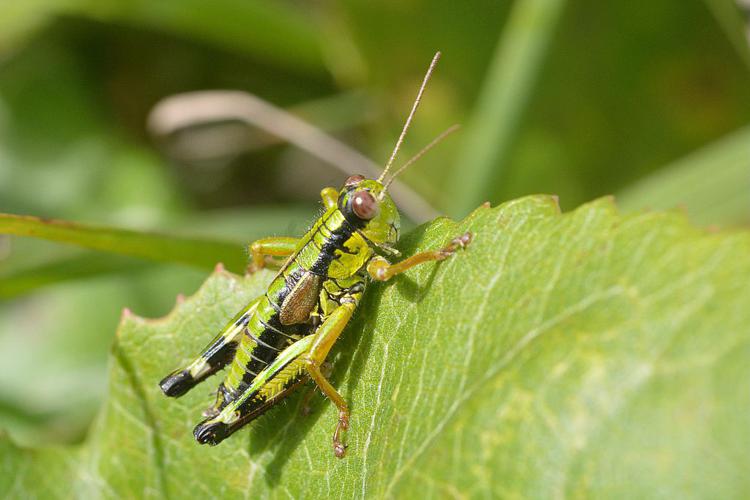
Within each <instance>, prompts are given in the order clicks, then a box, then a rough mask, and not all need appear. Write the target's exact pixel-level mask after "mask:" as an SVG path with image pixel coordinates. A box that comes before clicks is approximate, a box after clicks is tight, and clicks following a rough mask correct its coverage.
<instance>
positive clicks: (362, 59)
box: [0, 0, 750, 444]
mask: <svg viewBox="0 0 750 500" xmlns="http://www.w3.org/2000/svg"><path fill="white" fill-rule="evenodd" d="M11 3H13V5H10V4H11ZM745 30H746V27H745V26H744V23H743V16H742V14H741V12H740V10H739V9H738V7H737V6H736V5H735V4H734V3H733V2H732V1H729V0H726V1H724V0H705V1H701V0H663V1H661V2H638V3H636V2H596V1H592V0H588V1H586V0H574V1H568V2H565V1H563V0H518V1H515V2H510V1H487V0H474V1H465V2H452V1H445V0H439V1H432V2H427V1H417V0H413V1H406V2H404V1H399V2H365V1H355V0H338V1H336V0H332V1H329V2H314V3H308V2H297V1H286V2H261V1H249V0H216V1H214V2H200V1H197V0H179V1H178V0H164V1H161V2H145V1H141V0H131V1H124V0H98V1H96V2H93V1H91V0H34V1H29V2H3V3H2V4H0V212H7V213H14V214H30V215H38V216H42V217H53V218H58V219H67V220H74V221H80V222H87V223H99V224H106V225H111V226H118V227H127V228H133V229H138V230H158V231H161V232H168V233H174V234H182V235H190V236H202V237H206V238H219V239H222V240H227V241H233V242H236V243H237V245H238V246H239V245H242V244H245V243H247V242H249V241H251V240H252V239H254V238H257V237H260V236H265V235H286V234H291V235H294V234H300V233H301V232H302V231H303V230H304V228H305V226H306V225H307V224H308V223H309V222H310V221H311V220H313V219H314V217H315V216H316V214H317V210H318V207H317V205H316V203H317V199H318V191H319V189H320V188H322V187H323V186H326V185H331V184H332V185H339V184H340V183H341V182H342V180H343V179H344V177H345V174H344V173H342V172H341V171H340V170H337V169H336V168H333V167H331V166H329V165H327V164H325V163H324V162H322V161H320V160H319V159H316V158H315V157H313V156H311V155H309V154H307V153H303V152H301V151H300V150H299V149H296V148H294V147H291V146H289V145H288V144H286V143H284V142H283V141H279V140H274V139H273V138H272V137H271V136H269V135H268V134H267V133H265V132H263V131H261V130H259V129H258V128H252V127H246V126H238V125H237V124H236V123H235V124H232V123H231V120H229V121H228V122H229V123H227V122H222V123H209V124H196V125H195V126H193V127H190V128H188V129H185V130H181V131H179V132H177V133H175V134H171V135H169V136H162V137H154V134H153V133H150V132H149V128H148V127H147V119H148V116H149V113H150V111H151V110H152V108H153V107H154V105H155V104H156V103H157V102H159V101H160V100H161V99H163V98H165V97H168V96H171V95H174V94H177V93H181V92H187V91H193V90H206V89H236V90H243V91H247V92H250V93H252V94H254V95H256V96H258V97H260V98H262V99H264V100H265V101H267V102H269V103H271V104H274V105H276V106H278V107H281V108H285V109H287V110H288V111H290V112H292V113H294V114H296V115H297V116H300V117H302V118H304V119H305V120H307V121H308V122H309V123H311V124H314V125H316V126H317V127H320V128H322V129H324V130H326V131H328V132H330V133H331V134H333V135H334V136H336V137H337V138H338V139H340V140H341V141H342V142H343V143H346V144H349V145H351V146H353V147H354V148H356V149H358V150H360V151H362V152H364V153H365V154H366V155H367V156H369V157H370V158H372V159H373V160H374V161H375V162H376V163H378V164H382V163H384V161H385V159H386V158H387V157H388V155H389V153H390V150H391V148H392V147H393V144H394V143H395V140H396V138H397V136H398V134H399V132H400V128H401V125H402V122H403V120H404V118H405V115H406V114H407V112H408V110H409V108H410V106H411V101H412V99H413V97H414V95H415V93H416V90H417V87H418V85H419V82H420V81H421V79H422V76H423V73H424V70H425V69H426V67H427V64H428V63H429V60H430V58H431V57H432V55H433V53H434V52H435V51H436V50H441V51H442V52H443V59H442V61H441V62H440V64H439V65H438V69H437V72H436V74H435V75H434V77H433V80H432V82H431V83H430V85H429V88H428V90H427V92H426V94H425V99H424V101H423V105H422V108H421V109H420V112H419V114H418V116H417V118H416V120H415V123H414V126H413V128H412V130H411V131H410V133H409V135H408V136H407V140H406V143H405V145H404V148H403V151H402V153H401V155H400V158H401V159H402V161H403V160H405V159H406V158H408V157H409V156H410V155H411V154H414V153H416V152H417V151H418V150H419V149H420V148H421V147H422V146H423V145H424V144H426V143H427V142H429V141H430V140H431V139H432V138H433V137H434V136H435V135H437V134H438V133H440V132H441V131H442V130H444V129H445V128H447V127H448V126H450V125H451V124H453V123H461V124H463V125H464V127H463V128H462V130H461V131H460V132H459V133H458V134H455V135H454V136H453V137H451V138H450V139H447V140H446V141H445V142H444V143H443V144H441V145H440V146H439V149H438V151H435V152H432V153H431V154H430V155H429V156H427V157H426V158H425V159H424V160H422V161H421V162H420V163H418V164H417V165H415V166H414V168H412V169H410V170H409V171H407V172H406V173H405V174H404V176H403V180H404V182H405V183H406V184H408V185H409V186H411V187H412V188H413V189H414V190H415V191H417V192H418V193H419V194H420V195H421V196H422V197H423V198H424V199H425V200H426V201H427V202H428V203H429V204H430V205H432V206H433V207H434V208H435V210H436V211H437V212H439V213H445V214H447V215H450V216H453V217H463V216H464V215H466V214H467V213H468V212H469V211H470V210H471V208H472V207H475V206H477V205H478V204H480V203H481V202H483V201H486V200H490V201H491V202H492V203H493V204H495V203H498V202H502V201H504V200H508V199H511V198H514V197H517V196H521V195H525V194H530V193H540V192H543V193H554V194H558V195H559V196H560V202H561V205H562V207H563V209H570V208H573V207H575V206H576V205H578V204H580V203H582V202H584V201H588V200H590V199H592V198H595V197H599V196H602V195H607V194H613V193H614V194H616V195H617V199H618V202H619V203H620V205H621V207H623V209H626V210H637V209H644V208H645V209H648V208H669V207H675V206H682V207H685V209H686V210H687V211H688V214H689V216H690V217H691V219H692V220H693V221H694V222H695V223H696V224H698V225H700V226H719V227H738V226H740V227H741V226H746V225H747V223H748V222H749V221H750V146H749V145H750V142H749V141H750V55H749V54H750V53H749V52H748V46H747V40H746V35H745ZM204 144H205V145H206V147H205V148H204V147H203V146H202V145H204ZM217 144H218V145H219V146H217ZM222 145H223V146H225V147H224V149H222ZM415 218H418V217H415ZM418 222H423V221H422V220H415V221H412V223H418ZM206 274H207V272H206V270H205V269H201V268H197V267H190V266H185V265H180V264H176V263H163V262H160V263H155V262H149V261H147V260H139V259H136V258H133V257H127V256H122V255H115V254H109V253H96V252H94V251H92V250H84V249H80V248H76V247H75V246H64V245H60V244H57V243H52V242H47V241H41V240H32V239H25V238H18V237H8V236H5V237H4V236H0V300H2V303H0V366H2V369H0V427H3V428H7V429H9V430H10V431H11V434H12V435H13V436H14V438H15V439H16V440H18V441H19V442H21V443H25V444H39V443H50V442H77V441H80V440H81V439H82V438H83V437H84V435H85V431H86V427H87V425H88V423H89V422H90V420H91V418H92V417H93V415H94V413H95V411H96V408H97V406H98V402H99V401H100V400H101V398H102V397H103V391H104V386H105V380H104V376H105V364H106V359H107V351H108V348H109V345H110V343H111V341H112V337H113V334H114V331H115V328H116V325H117V322H118V319H119V315H120V314H121V311H122V309H123V308H124V307H128V308H131V309H132V310H133V311H134V312H136V313H137V314H140V315H144V316H160V315H163V314H165V313H166V312H168V311H169V310H170V309H171V307H172V305H173V303H174V301H175V297H176V295H177V294H179V293H184V294H190V293H192V292H193V291H194V290H195V289H196V287H197V286H198V285H199V283H201V282H202V280H203V279H204V278H205V277H206ZM212 334H213V332H206V335H207V338H208V337H209V336H211V335H212ZM169 368H170V367H165V370H167V369H169Z"/></svg>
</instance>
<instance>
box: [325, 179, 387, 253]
mask: <svg viewBox="0 0 750 500" xmlns="http://www.w3.org/2000/svg"><path fill="white" fill-rule="evenodd" d="M338 205H339V210H341V213H343V214H344V217H346V220H347V221H349V222H350V223H351V224H353V225H354V226H355V227H357V228H358V229H359V230H360V232H361V233H362V234H364V236H365V237H366V238H367V239H369V240H370V241H371V242H373V243H375V244H376V245H385V246H393V245H395V244H396V242H397V241H398V235H399V228H400V226H401V221H400V218H399V215H398V209H397V208H396V204H395V203H393V200H392V199H391V197H390V196H389V195H388V193H387V191H386V188H385V186H383V184H381V183H380V182H379V181H376V180H372V179H366V178H365V177H364V176H361V175H352V176H350V177H349V178H348V179H346V182H344V186H343V187H342V188H341V191H339V201H338Z"/></svg>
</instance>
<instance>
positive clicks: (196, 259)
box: [0, 214, 247, 272]
mask: <svg viewBox="0 0 750 500" xmlns="http://www.w3.org/2000/svg"><path fill="white" fill-rule="evenodd" d="M0 234H12V235H15V236H28V237H32V238H41V239H45V240H50V241H57V242H59V243H68V244H71V245H77V246H80V247H84V248H90V249H92V250H99V251H102V252H111V253H116V254H121V255H129V256H132V257H140V258H143V259H149V260H156V261H162V262H175V263H180V264H187V265H191V266H196V267H202V268H207V269H210V268H212V267H214V266H215V265H216V263H217V262H222V263H224V265H225V266H226V267H227V269H232V270H234V271H236V272H239V271H242V270H243V269H244V267H245V265H246V262H247V258H246V255H245V253H244V250H243V246H242V243H238V242H231V241H220V240H210V239H201V238H187V237H183V236H174V235H167V234H161V233H152V232H144V231H134V230H130V229H118V228H112V227H105V226H95V225H87V224H79V223H75V222H68V221H61V220H53V219H41V218H39V217H33V216H28V215H13V214H0Z"/></svg>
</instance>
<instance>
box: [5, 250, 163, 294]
mask: <svg viewBox="0 0 750 500" xmlns="http://www.w3.org/2000/svg"><path fill="white" fill-rule="evenodd" d="M153 265H154V264H151V263H149V262H145V261H142V260H137V259H133V258H129V257H123V256H119V255H108V254H102V253H94V252H82V253H81V254H80V255H72V256H68V257H63V258H59V259H54V260H51V261H48V262H43V263H41V264H38V265H35V266H30V267H28V268H25V269H13V270H7V271H5V272H0V299H9V298H13V297H17V296H19V295H24V294H27V293H29V292H33V291H34V290H36V289H38V288H41V287H43V286H47V285H52V284H55V283H63V282H66V281H73V280H80V279H85V278H92V277H96V276H102V275H112V274H123V273H133V272H139V271H142V270H145V269H149V268H151V267H152V266H153Z"/></svg>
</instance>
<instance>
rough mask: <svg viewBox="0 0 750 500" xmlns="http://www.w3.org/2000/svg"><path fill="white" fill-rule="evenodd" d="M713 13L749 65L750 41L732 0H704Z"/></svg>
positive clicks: (748, 65) (740, 15)
mask: <svg viewBox="0 0 750 500" xmlns="http://www.w3.org/2000/svg"><path fill="white" fill-rule="evenodd" d="M704 2H705V3H706V6H708V8H709V10H710V11H711V12H712V13H713V15H714V17H715V18H716V21H717V22H718V23H719V25H720V26H721V28H722V29H723V30H724V33H725V34H726V35H727V38H729V41H730V42H731V43H732V45H733V46H734V49H735V50H736V51H737V54H739V56H740V58H741V59H742V61H743V62H744V63H745V65H746V66H747V67H750V43H748V38H747V35H746V34H745V30H746V23H745V20H744V19H743V18H742V12H740V9H739V7H738V5H737V3H736V2H735V1H734V0H704Z"/></svg>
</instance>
